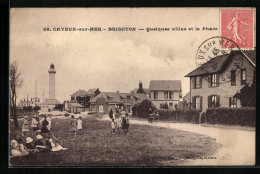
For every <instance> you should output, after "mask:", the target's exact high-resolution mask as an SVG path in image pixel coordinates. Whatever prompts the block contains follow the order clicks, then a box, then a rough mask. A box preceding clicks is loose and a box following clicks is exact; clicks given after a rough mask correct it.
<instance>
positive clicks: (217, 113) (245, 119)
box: [206, 107, 256, 126]
mask: <svg viewBox="0 0 260 174" xmlns="http://www.w3.org/2000/svg"><path fill="white" fill-rule="evenodd" d="M255 117H256V110H255V108H249V107H245V108H224V107H218V108H208V109H207V111H206V122H207V123H210V124H225V125H240V126H255Z"/></svg>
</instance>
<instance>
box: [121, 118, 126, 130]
mask: <svg viewBox="0 0 260 174" xmlns="http://www.w3.org/2000/svg"><path fill="white" fill-rule="evenodd" d="M122 129H123V133H124V134H126V119H125V115H122Z"/></svg>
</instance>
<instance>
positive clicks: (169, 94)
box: [164, 91, 173, 100]
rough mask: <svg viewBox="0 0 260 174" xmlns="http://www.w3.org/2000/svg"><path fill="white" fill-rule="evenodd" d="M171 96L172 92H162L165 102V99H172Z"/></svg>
mask: <svg viewBox="0 0 260 174" xmlns="http://www.w3.org/2000/svg"><path fill="white" fill-rule="evenodd" d="M172 94H173V92H170V91H165V92H164V99H165V100H167V99H172Z"/></svg>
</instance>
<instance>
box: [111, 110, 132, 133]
mask: <svg viewBox="0 0 260 174" xmlns="http://www.w3.org/2000/svg"><path fill="white" fill-rule="evenodd" d="M109 118H110V121H111V128H112V133H113V134H115V133H118V134H120V133H121V129H122V130H123V134H129V125H130V119H129V115H128V113H126V112H125V110H124V109H120V108H118V107H116V108H115V113H113V110H112V109H111V110H110V111H109Z"/></svg>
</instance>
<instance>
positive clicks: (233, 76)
mask: <svg viewBox="0 0 260 174" xmlns="http://www.w3.org/2000/svg"><path fill="white" fill-rule="evenodd" d="M231 85H232V86H235V85H236V71H235V70H233V71H231Z"/></svg>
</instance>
